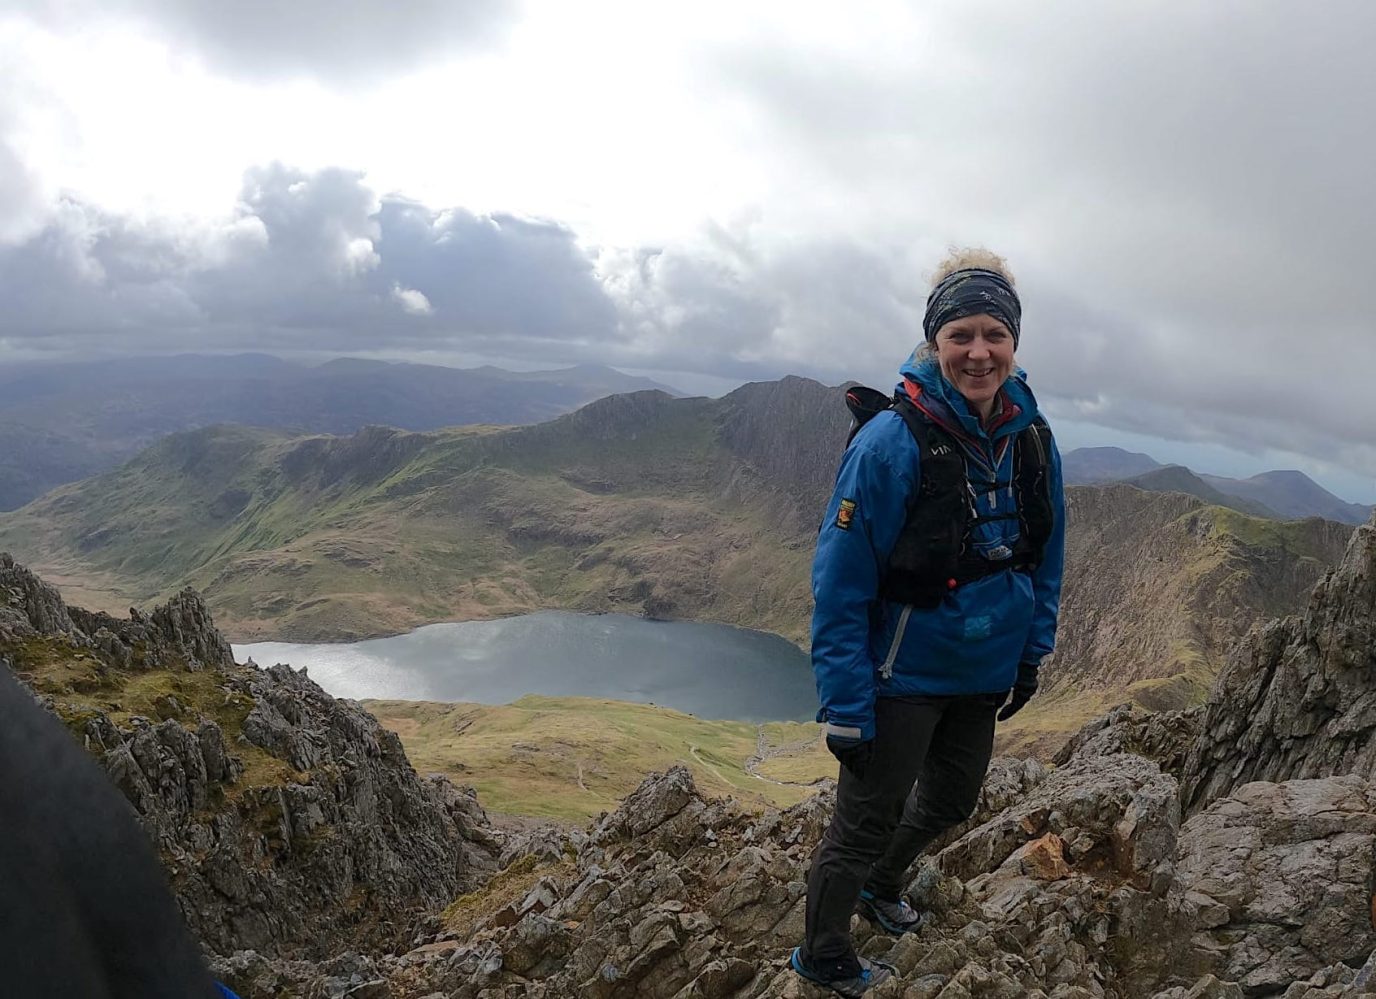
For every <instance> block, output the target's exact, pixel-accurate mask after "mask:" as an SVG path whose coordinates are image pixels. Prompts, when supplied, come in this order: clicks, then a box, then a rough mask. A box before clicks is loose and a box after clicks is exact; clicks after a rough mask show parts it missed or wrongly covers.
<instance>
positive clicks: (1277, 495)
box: [1061, 447, 1376, 526]
mask: <svg viewBox="0 0 1376 999" xmlns="http://www.w3.org/2000/svg"><path fill="white" fill-rule="evenodd" d="M1061 458H1062V463H1063V467H1064V470H1065V481H1066V484H1067V485H1094V484H1099V483H1108V482H1128V483H1131V484H1132V485H1135V486H1137V487H1138V488H1139V489H1151V490H1156V491H1162V490H1165V491H1176V492H1182V493H1187V494H1189V495H1191V496H1197V497H1199V498H1200V499H1203V500H1204V501H1205V502H1207V503H1217V504H1218V505H1220V506H1227V507H1231V508H1232V509H1234V510H1239V511H1241V512H1243V513H1250V514H1253V515H1254V516H1259V517H1279V518H1281V519H1283V520H1284V519H1293V520H1298V519H1302V518H1304V517H1322V518H1324V519H1325V520H1336V521H1337V522H1338V523H1340V524H1351V525H1353V526H1356V525H1358V524H1364V523H1366V522H1367V520H1369V519H1370V518H1371V514H1372V512H1373V510H1376V507H1371V506H1365V505H1363V504H1361V503H1348V502H1346V501H1344V500H1341V499H1339V498H1338V497H1337V496H1334V495H1333V494H1332V493H1330V492H1329V491H1328V490H1327V489H1325V488H1323V486H1321V485H1319V484H1318V483H1317V482H1315V481H1314V480H1313V479H1311V478H1310V477H1309V476H1307V475H1305V474H1304V473H1303V472H1298V471H1293V470H1290V471H1277V472H1262V473H1261V474H1260V475H1254V476H1252V477H1251V478H1250V479H1230V478H1227V477H1226V476H1222V475H1206V474H1203V473H1197V472H1194V471H1192V470H1190V469H1188V468H1186V467H1185V466H1183V465H1162V464H1161V463H1160V462H1158V461H1157V460H1156V459H1154V458H1152V457H1151V456H1149V455H1145V454H1140V453H1138V452H1136V451H1124V450H1123V449H1122V448H1118V447H1081V448H1076V449H1074V450H1073V451H1067V452H1066V453H1065V454H1063V455H1062V456H1061Z"/></svg>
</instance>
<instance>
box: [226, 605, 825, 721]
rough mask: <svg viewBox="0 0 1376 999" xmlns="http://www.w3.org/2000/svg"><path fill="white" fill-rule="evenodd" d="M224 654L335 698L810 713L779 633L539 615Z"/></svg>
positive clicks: (798, 672) (791, 648) (749, 715)
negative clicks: (303, 672) (536, 699)
mask: <svg viewBox="0 0 1376 999" xmlns="http://www.w3.org/2000/svg"><path fill="white" fill-rule="evenodd" d="M234 655H235V658H236V659H238V660H239V661H240V662H243V661H244V660H246V659H248V658H250V657H251V658H252V659H253V661H254V662H256V663H258V665H260V666H270V665H272V664H273V663H278V662H284V663H290V664H291V665H292V666H294V667H296V668H297V669H300V668H301V667H303V666H304V667H306V668H307V669H308V670H309V671H310V677H311V679H313V680H314V681H315V682H316V683H318V684H320V685H321V686H322V687H324V688H325V689H326V690H327V691H329V692H330V693H331V694H333V695H335V696H336V697H350V698H364V697H378V698H395V699H405V700H424V701H476V702H478V703H480V704H507V703H509V702H511V701H514V700H516V699H517V698H519V697H522V696H523V695H525V694H544V695H547V696H552V697H566V696H580V697H605V698H612V699H615V700H621V701H639V702H641V703H653V704H659V705H663V706H665V707H670V708H674V709H676V710H678V711H686V712H689V713H691V714H695V715H697V716H699V717H702V718H734V719H739V720H741V721H773V720H791V721H805V720H811V718H812V717H813V715H814V713H815V712H816V710H817V699H816V689H815V687H814V686H813V682H812V670H811V668H810V666H809V664H808V657H807V655H806V654H805V653H803V652H802V651H801V650H800V649H799V648H798V647H797V646H795V645H793V644H792V643H791V642H788V641H785V640H784V639H782V638H779V637H778V636H777V635H767V634H765V633H763V632H759V631H748V630H746V629H743V628H732V627H729V626H727V625H720V624H699V623H696V622H691V621H647V620H645V619H643V618H638V617H628V616H626V615H622V614H572V613H568V612H565V611H541V612H539V613H536V614H526V615H522V616H520V617H511V618H504V619H502V620H499V621H464V622H458V623H453V624H432V625H427V626H426V627H424V628H419V629H417V630H416V631H413V632H411V633H409V634H406V635H396V636H394V637H391V638H374V639H370V640H368V641H365V642H354V643H350V644H331V645H299V644H292V643H286V642H257V643H254V644H249V645H235V646H234Z"/></svg>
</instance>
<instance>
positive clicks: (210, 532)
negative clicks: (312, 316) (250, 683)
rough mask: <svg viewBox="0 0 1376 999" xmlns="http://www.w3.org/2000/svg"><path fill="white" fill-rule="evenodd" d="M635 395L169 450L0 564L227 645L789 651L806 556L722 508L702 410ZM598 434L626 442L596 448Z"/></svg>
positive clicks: (35, 518)
mask: <svg viewBox="0 0 1376 999" xmlns="http://www.w3.org/2000/svg"><path fill="white" fill-rule="evenodd" d="M651 396H652V397H651V398H650V399H648V400H645V399H641V398H640V397H629V399H630V404H631V405H633V406H639V407H640V409H643V410H644V412H641V411H639V410H635V411H633V412H630V413H628V414H619V413H617V412H615V409H616V406H617V405H618V404H620V403H619V400H620V399H621V397H616V398H613V399H611V400H604V402H603V403H599V404H595V405H594V406H592V407H588V409H586V410H583V411H580V412H579V413H577V414H574V415H573V416H571V417H568V418H565V419H563V420H557V421H554V422H552V423H549V424H542V425H538V426H535V427H525V428H491V427H465V428H458V429H453V430H444V431H437V432H434V433H428V434H411V433H403V432H400V431H391V430H385V429H380V428H372V429H370V430H367V431H364V432H362V433H360V434H358V435H355V436H354V437H350V438H331V437H320V436H310V437H299V438H291V437H287V436H285V435H282V434H278V433H275V432H272V431H265V430H256V429H250V428H242V427H217V428H211V429H207V430H203V431H196V432H194V433H188V434H180V435H175V436H173V437H170V438H167V439H166V440H164V441H162V442H161V443H159V444H158V445H156V446H155V447H153V448H150V449H149V450H148V451H146V452H144V453H143V454H141V455H139V457H138V458H136V459H135V460H133V461H131V462H130V463H128V464H127V465H125V466H123V467H121V468H119V469H116V470H115V471H112V472H109V473H106V474H105V475H102V476H99V477H97V478H95V479H91V480H88V481H87V482H85V483H80V484H77V485H73V486H68V487H64V488H63V489H60V490H58V491H56V492H54V493H52V494H50V495H49V496H47V497H45V498H43V499H42V500H40V501H37V502H35V503H33V504H31V505H30V506H28V507H26V508H24V509H23V510H21V511H18V512H16V513H13V514H8V515H4V516H0V550H11V551H13V552H15V553H16V554H17V555H18V557H20V558H21V559H23V560H25V561H27V562H29V563H30V564H32V565H34V566H35V567H37V568H39V569H40V570H43V571H45V572H48V571H53V570H57V572H59V573H61V574H64V575H70V576H81V575H88V576H90V577H93V578H95V577H99V578H101V579H102V580H103V581H104V582H105V585H106V586H107V587H108V588H110V589H112V590H116V591H117V593H116V595H112V596H111V597H110V598H109V599H106V600H103V601H101V602H102V604H103V605H106V606H117V605H119V604H120V603H123V604H124V605H125V606H127V605H128V603H130V602H139V603H144V602H152V601H157V600H160V599H163V598H165V597H167V596H168V595H170V594H171V593H173V592H175V591H177V590H178V589H180V588H181V587H182V586H185V585H192V586H195V587H196V588H197V589H198V590H200V591H201V592H202V593H203V594H204V595H205V598H206V600H207V603H208V604H209V605H210V606H211V607H212V609H213V610H214V611H215V614H216V618H217V620H218V621H219V622H220V624H221V627H223V628H224V629H225V630H226V631H227V632H228V633H229V634H231V635H233V636H234V637H235V638H236V639H249V638H254V637H266V636H271V637H274V638H294V639H301V640H311V639H321V638H328V639H335V640H339V639H350V638H360V637H365V636H371V635H378V634H386V633H393V632H398V631H404V630H407V629H409V628H411V627H414V626H417V625H420V624H424V623H429V622H433V621H441V620H456V619H458V620H463V619H475V618H484V617H496V616H502V615H508V614H516V613H522V612H525V611H530V610H534V609H537V608H541V607H564V608H570V609H574V610H586V611H613V610H622V611H628V612H631V613H647V614H651V615H655V616H665V617H684V618H698V619H708V620H717V621H722V622H725V623H730V624H741V625H747V626H751V627H756V628H763V629H766V630H772V631H776V632H778V633H780V634H783V635H785V636H786V637H790V638H794V639H801V638H802V637H803V634H804V630H805V627H806V619H807V613H808V605H809V594H808V590H807V582H806V580H807V562H808V557H809V552H808V551H807V550H806V546H805V545H803V544H802V543H801V540H800V539H799V538H798V537H797V536H796V532H795V531H794V530H793V529H791V528H789V527H787V526H785V525H781V524H780V520H781V516H782V515H781V510H780V504H779V502H778V498H777V497H773V496H769V495H768V494H767V493H760V495H758V496H756V497H755V498H754V499H748V500H747V499H743V498H741V497H739V496H738V497H734V498H730V499H728V498H726V497H725V494H724V492H723V490H724V489H728V488H736V489H737V490H744V492H742V496H744V494H745V492H748V490H745V486H744V483H748V481H749V479H750V476H749V473H747V472H745V471H744V470H743V469H742V467H741V466H740V463H739V461H738V460H737V459H735V458H733V456H732V455H731V454H730V453H729V452H728V451H727V450H726V449H724V448H723V447H722V446H721V445H719V444H718V443H717V442H716V437H715V422H714V420H715V418H716V417H715V413H714V411H713V409H712V408H711V403H710V400H669V399H668V398H667V397H655V396H654V395H653V394H651ZM599 407H601V408H602V409H603V410H608V409H609V410H612V412H610V413H602V415H601V416H600V417H599ZM618 420H620V421H622V423H625V422H627V421H629V422H631V423H633V424H634V425H635V426H636V427H637V428H638V429H636V430H633V431H631V432H628V433H620V431H618V433H620V436H617V437H616V438H615V439H614V440H609V439H608V433H609V432H608V430H607V426H606V424H611V425H613V426H615V425H616V424H617V421H618ZM623 429H624V428H623ZM120 587H123V589H122V590H120V589H119V588H120Z"/></svg>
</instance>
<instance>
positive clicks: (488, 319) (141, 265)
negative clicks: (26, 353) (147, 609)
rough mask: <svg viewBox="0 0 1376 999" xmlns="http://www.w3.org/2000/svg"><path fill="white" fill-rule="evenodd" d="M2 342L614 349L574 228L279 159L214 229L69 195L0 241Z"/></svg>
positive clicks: (65, 347)
mask: <svg viewBox="0 0 1376 999" xmlns="http://www.w3.org/2000/svg"><path fill="white" fill-rule="evenodd" d="M0 299H3V300H4V301H5V302H6V309H5V310H4V312H3V313H0V337H2V338H6V339H9V340H10V341H12V342H26V343H27V344H28V345H29V346H30V347H31V348H35V349H48V350H52V351H67V352H71V353H76V354H80V353H82V352H86V353H89V352H95V351H99V352H110V351H127V350H142V351H150V350H151V351H156V350H186V349H192V348H194V349H240V348H260V347H266V348H272V349H284V350H285V349H294V350H318V351H334V352H343V351H350V350H369V351H381V350H391V351H408V350H420V349H429V348H445V349H451V350H453V349H459V350H472V351H476V352H483V353H501V351H503V350H506V351H508V353H509V352H510V351H511V350H512V349H513V347H514V345H517V344H521V345H522V346H519V347H515V348H514V349H516V350H518V351H520V352H525V353H529V354H531V355H532V356H538V355H539V354H540V353H541V352H543V351H551V352H553V353H556V354H557V353H559V352H560V349H561V347H560V345H561V344H567V345H568V346H569V349H571V350H575V351H576V350H581V349H583V348H584V347H585V346H587V345H592V347H593V348H594V349H595V347H596V345H599V344H606V343H608V342H611V341H615V340H616V338H617V336H618V332H617V321H616V310H615V307H614V305H613V303H612V302H611V300H610V299H609V298H608V297H607V295H606V294H605V292H604V291H603V289H602V286H601V285H600V284H599V283H598V280H597V278H596V276H595V275H594V273H593V266H592V262H591V261H590V260H589V258H588V256H587V255H586V254H585V253H584V252H583V251H582V250H581V249H580V248H579V247H578V245H577V242H576V240H575V238H574V235H573V233H571V232H570V231H569V230H568V229H566V228H563V227H561V226H559V225H556V224H553V223H548V222H540V221H536V220H527V219H518V218H515V217H511V216H492V217H479V216H475V215H472V214H470V213H467V212H463V211H458V210H455V211H448V212H435V211H431V210H429V209H426V208H424V207H423V206H420V205H417V204H414V203H410V202H404V201H398V200H388V199H379V198H378V197H377V196H376V195H375V194H374V193H373V192H372V191H371V190H369V189H368V187H367V186H366V184H364V182H363V179H362V177H361V175H359V174H357V173H354V172H350V171H344V170H322V171H319V172H315V173H309V174H308V173H303V172H301V171H296V170H292V169H289V168H286V167H283V166H280V165H274V166H270V167H264V168H260V169H255V170H252V171H250V172H249V174H248V175H247V177H246V178H245V184H244V189H243V193H242V195H241V198H240V202H239V205H238V208H237V210H236V212H235V214H234V215H233V216H232V217H231V218H230V219H228V220H225V221H222V222H220V223H219V224H216V225H214V226H191V227H186V228H177V227H175V226H172V225H170V224H169V223H166V222H162V223H159V222H136V221H134V220H132V219H127V218H123V217H120V216H116V215H112V214H110V213H106V212H102V211H100V210H98V209H95V208H93V207H91V206H89V205H84V204H81V203H79V202H75V201H70V200H69V201H66V202H64V203H63V204H62V205H60V206H59V209H58V210H57V211H56V212H55V213H54V214H53V216H52V217H51V219H50V222H49V224H48V225H47V226H46V227H45V228H43V229H42V230H41V231H40V232H39V233H37V234H36V235H34V236H33V237H31V238H29V239H27V240H26V241H24V242H23V243H21V244H18V245H13V246H9V247H0Z"/></svg>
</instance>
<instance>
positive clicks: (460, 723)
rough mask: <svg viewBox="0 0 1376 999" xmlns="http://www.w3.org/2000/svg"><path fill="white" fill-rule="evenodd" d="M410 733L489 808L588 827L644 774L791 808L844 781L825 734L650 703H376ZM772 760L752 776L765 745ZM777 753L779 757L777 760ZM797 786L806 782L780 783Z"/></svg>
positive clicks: (419, 758) (439, 767) (370, 705)
mask: <svg viewBox="0 0 1376 999" xmlns="http://www.w3.org/2000/svg"><path fill="white" fill-rule="evenodd" d="M363 705H364V707H366V708H367V709H368V710H369V711H371V712H372V713H373V714H374V715H376V716H377V719H378V721H380V722H381V723H382V724H383V725H384V726H386V727H387V728H390V729H392V730H393V731H395V732H396V733H397V734H398V735H400V736H401V741H402V744H403V745H404V746H405V747H406V754H407V756H409V757H410V759H411V763H412V764H413V765H414V766H415V767H416V769H417V770H419V771H421V772H423V773H425V772H435V773H443V774H447V775H448V776H450V777H451V778H452V779H453V780H454V781H455V782H456V783H461V784H472V785H473V786H474V787H476V788H477V789H478V798H479V800H480V801H481V802H482V803H483V806H484V807H486V808H489V809H491V810H493V811H497V812H504V813H508V814H514V815H529V816H539V817H544V818H553V819H562V820H570V821H580V822H581V821H584V820H586V819H588V818H590V817H593V816H596V815H597V814H598V813H600V812H602V811H608V810H611V809H613V808H615V807H616V805H617V803H618V802H620V800H621V799H622V798H624V797H625V796H626V795H627V794H629V793H630V792H631V791H633V790H635V788H636V786H637V785H638V784H639V783H640V782H641V780H642V779H644V777H645V776H646V775H647V774H649V773H651V772H654V771H663V770H667V769H668V768H669V767H671V766H673V765H674V764H675V763H682V764H684V765H685V766H687V767H688V768H689V769H691V770H692V771H693V777H694V779H695V780H696V781H697V782H698V786H699V787H700V788H702V789H703V790H704V791H705V792H707V793H709V794H718V795H730V796H731V797H734V798H736V799H738V800H741V801H744V802H753V803H755V804H757V805H759V806H760V807H764V806H765V805H790V804H793V803H795V802H798V801H801V800H802V799H803V798H805V797H807V796H808V795H809V794H811V793H813V790H814V789H813V788H812V787H811V786H810V785H811V783H812V782H814V781H816V780H818V779H820V778H822V777H835V776H836V762H835V760H833V759H832V758H831V756H830V755H829V754H828V753H827V751H826V748H825V746H823V745H822V743H821V741H820V735H819V728H818V726H816V725H812V724H805V723H800V722H777V723H771V724H768V725H764V726H757V725H752V724H748V723H745V722H729V721H707V720H704V719H701V718H696V717H694V716H692V715H687V714H683V713H681V712H678V711H671V710H669V709H667V708H661V707H656V706H654V705H649V704H630V703H626V702H622V701H607V700H598V699H595V698H585V697H523V698H521V699H520V700H518V701H516V702H514V703H512V704H508V705H502V706H495V707H494V706H485V705H478V704H438V703H434V702H426V701H371V700H370V701H364V702H363ZM761 738H762V739H763V748H764V750H765V753H764V754H763V755H765V756H767V757H768V758H766V759H765V760H764V761H763V762H762V763H760V764H759V765H758V767H752V769H756V770H757V771H758V773H759V774H760V775H761V776H752V774H751V773H749V772H747V770H746V766H747V762H748V761H751V759H752V757H755V756H756V754H757V753H758V751H759V749H760V748H761V742H760V740H761ZM771 753H773V754H777V755H774V756H769V754H771ZM776 781H779V782H784V781H791V782H795V783H775V782H776Z"/></svg>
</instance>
